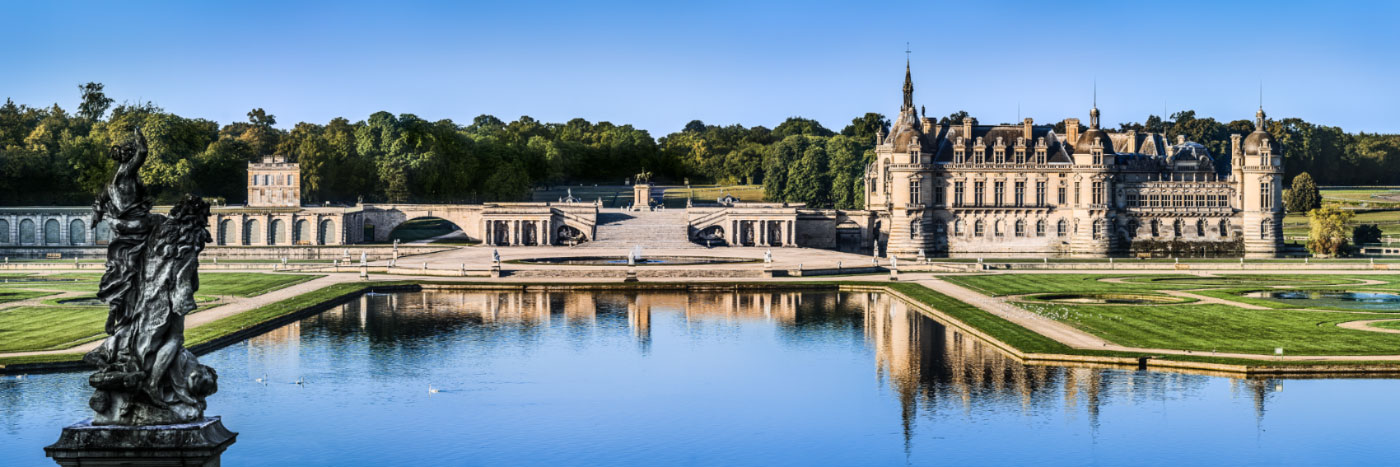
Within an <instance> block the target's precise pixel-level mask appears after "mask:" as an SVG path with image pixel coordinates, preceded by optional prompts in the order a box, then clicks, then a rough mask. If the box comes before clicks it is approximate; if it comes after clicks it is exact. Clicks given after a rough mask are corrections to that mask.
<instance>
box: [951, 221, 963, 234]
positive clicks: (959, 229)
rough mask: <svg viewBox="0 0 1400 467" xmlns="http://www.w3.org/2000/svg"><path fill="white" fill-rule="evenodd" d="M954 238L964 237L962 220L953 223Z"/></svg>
mask: <svg viewBox="0 0 1400 467" xmlns="http://www.w3.org/2000/svg"><path fill="white" fill-rule="evenodd" d="M953 236H954V237H961V236H963V221H962V219H958V220H955V221H953Z"/></svg>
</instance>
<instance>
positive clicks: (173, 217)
mask: <svg viewBox="0 0 1400 467" xmlns="http://www.w3.org/2000/svg"><path fill="white" fill-rule="evenodd" d="M146 155H147V149H146V140H145V137H143V136H142V134H141V131H140V129H137V130H136V138H135V140H134V141H132V142H129V143H126V144H124V145H121V146H114V147H113V148H112V152H111V156H112V158H113V159H116V162H117V172H116V174H115V175H114V176H113V178H112V182H111V183H109V184H108V185H107V186H106V187H105V188H104V189H103V191H102V193H101V194H99V195H98V199H97V201H96V202H95V203H94V205H93V209H94V210H95V211H96V215H95V216H94V221H93V222H94V224H95V223H96V222H97V221H100V220H102V219H103V218H106V219H107V221H108V222H109V223H110V224H111V225H112V231H113V235H114V237H113V239H112V242H111V244H110V245H109V246H108V248H107V271H106V272H105V273H104V274H103V275H102V283H101V286H100V288H99V289H98V292H97V295H98V297H100V298H101V299H102V300H103V301H104V302H107V304H108V307H109V310H108V315H107V325H106V331H107V334H109V337H108V338H107V340H105V341H103V342H102V344H101V345H100V346H98V347H97V348H96V349H93V350H92V351H91V352H89V353H88V354H87V355H86V356H84V357H83V361H85V362H88V363H89V364H92V365H93V366H96V367H97V372H96V373H94V374H93V375H92V376H91V377H90V378H88V382H89V384H91V385H92V387H94V388H96V391H95V392H94V393H93V395H92V399H91V400H90V401H89V405H90V406H91V407H92V410H93V411H94V412H96V414H95V415H94V417H93V421H92V423H93V424H95V425H170V424H180V423H190V422H195V421H198V420H201V419H203V418H204V408H205V403H204V398H205V397H207V396H209V395H210V394H213V393H214V392H215V391H216V390H217V388H218V384H217V380H218V375H217V374H216V373H215V372H214V369H212V368H209V367H207V366H204V365H201V364H199V360H198V359H196V358H195V355H194V354H193V353H191V352H190V351H189V350H187V349H185V346H184V344H185V314H187V313H189V312H191V311H194V309H195V308H196V307H197V305H196V303H195V299H194V293H195V291H196V290H199V277H198V268H199V261H198V257H199V252H200V251H202V250H203V249H204V244H205V243H208V242H209V241H211V238H210V236H209V231H208V230H206V228H205V226H206V225H207V218H208V217H209V204H208V203H206V202H204V200H202V199H200V198H198V197H195V196H190V195H186V196H185V198H184V199H182V200H180V202H178V203H177V204H176V205H175V206H174V208H173V209H171V211H170V215H169V216H163V215H160V214H153V213H151V199H150V198H149V197H148V196H147V195H146V190H145V187H144V186H143V185H142V183H141V179H140V177H139V175H138V172H139V171H140V169H141V165H142V164H144V163H145V161H146Z"/></svg>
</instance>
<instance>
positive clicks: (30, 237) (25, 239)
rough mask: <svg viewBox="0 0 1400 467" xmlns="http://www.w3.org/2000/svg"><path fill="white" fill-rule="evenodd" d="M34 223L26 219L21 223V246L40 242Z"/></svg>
mask: <svg viewBox="0 0 1400 467" xmlns="http://www.w3.org/2000/svg"><path fill="white" fill-rule="evenodd" d="M34 232H35V229H34V221H32V220H29V219H25V220H22V221H19V244H20V245H33V244H34V243H35V242H37V241H38V239H37V238H35V237H36V235H35V233H34Z"/></svg>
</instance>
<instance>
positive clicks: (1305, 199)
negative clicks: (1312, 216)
mask: <svg viewBox="0 0 1400 467" xmlns="http://www.w3.org/2000/svg"><path fill="white" fill-rule="evenodd" d="M1283 202H1284V209H1287V210H1288V212H1308V211H1311V210H1313V209H1317V208H1320V207H1322V193H1320V192H1319V191H1318V189H1317V184H1316V183H1313V179H1312V175H1308V173H1307V172H1303V173H1300V174H1298V176H1297V177H1293V185H1292V186H1291V187H1290V188H1289V190H1288V193H1287V194H1285V195H1284V199H1283Z"/></svg>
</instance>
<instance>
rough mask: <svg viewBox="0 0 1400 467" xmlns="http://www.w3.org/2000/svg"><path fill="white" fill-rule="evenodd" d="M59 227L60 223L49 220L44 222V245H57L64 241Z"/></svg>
mask: <svg viewBox="0 0 1400 467" xmlns="http://www.w3.org/2000/svg"><path fill="white" fill-rule="evenodd" d="M60 229H61V227H59V225H58V221H56V220H53V219H49V220H47V221H44V244H45V245H57V244H58V243H59V242H62V241H63V231H62V230H60Z"/></svg>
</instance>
